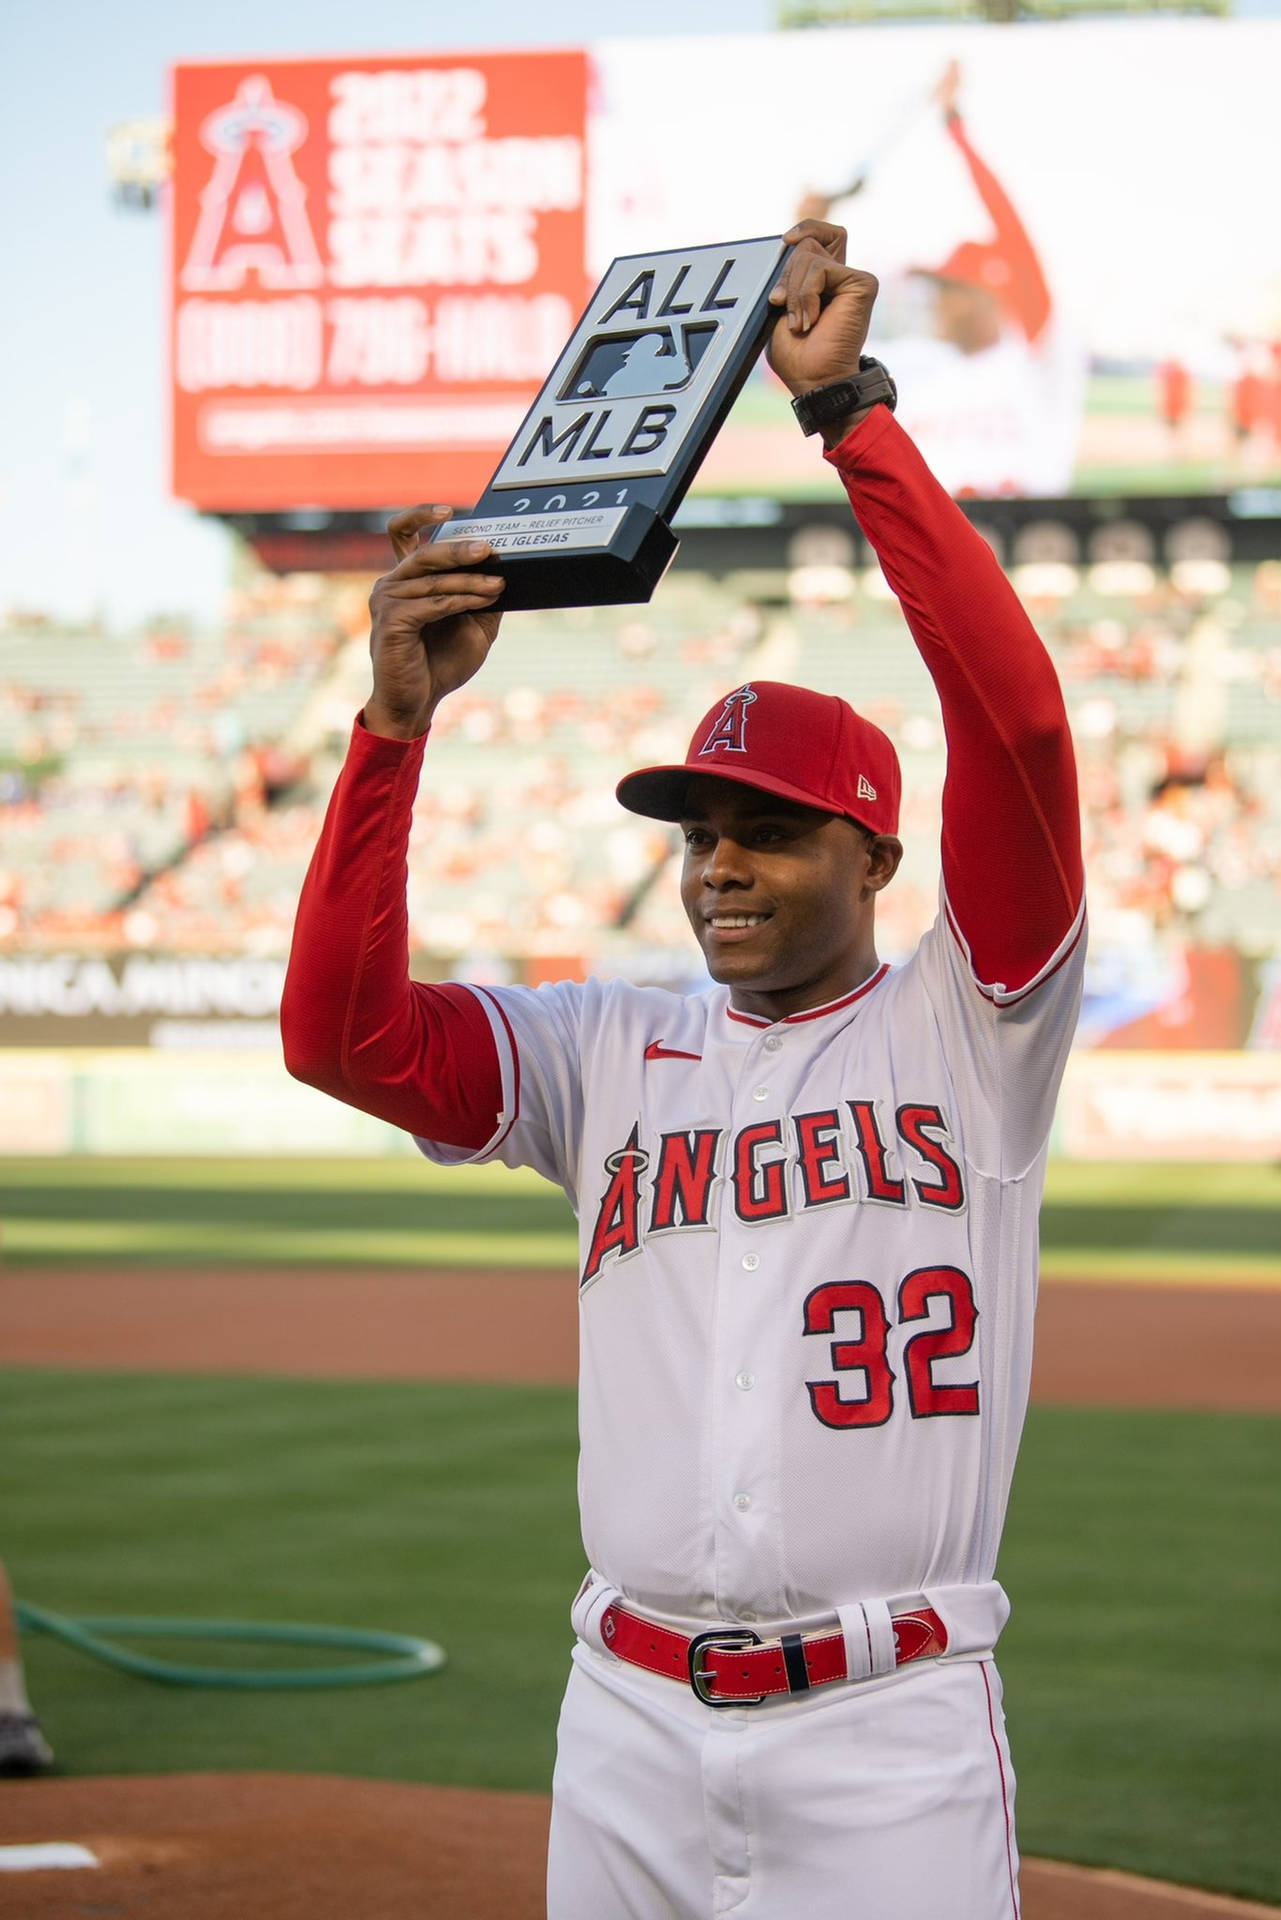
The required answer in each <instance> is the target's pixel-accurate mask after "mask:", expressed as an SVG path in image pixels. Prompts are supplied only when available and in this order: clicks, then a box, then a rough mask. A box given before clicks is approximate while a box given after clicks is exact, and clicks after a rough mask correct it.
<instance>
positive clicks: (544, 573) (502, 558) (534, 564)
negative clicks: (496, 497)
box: [437, 501, 678, 613]
mask: <svg viewBox="0 0 1281 1920" xmlns="http://www.w3.org/2000/svg"><path fill="white" fill-rule="evenodd" d="M532 518H533V516H525V517H524V522H523V523H522V522H516V523H515V524H513V520H512V519H511V518H507V519H502V520H499V519H492V520H483V519H481V518H479V517H478V516H477V515H468V517H467V518H466V520H462V519H459V520H451V521H448V522H447V523H446V524H445V525H444V526H443V527H442V528H441V529H440V532H439V534H438V535H437V538H443V539H464V538H467V537H469V536H472V537H476V536H479V537H481V538H483V539H486V540H488V541H490V543H491V545H492V546H493V548H494V552H493V554H492V556H491V557H490V558H489V559H487V560H482V561H481V562H480V563H479V565H478V566H477V567H476V568H475V569H469V571H475V572H478V573H501V574H502V576H503V579H504V580H505V581H506V582H507V585H506V586H505V587H504V589H503V592H502V594H501V595H500V596H499V598H498V599H497V600H496V601H495V602H494V607H495V610H496V611H497V612H499V613H503V612H508V611H510V612H512V613H518V612H525V611H527V610H528V609H530V608H534V607H616V606H623V605H627V604H631V603H634V602H643V601H646V600H648V599H649V597H650V595H651V594H652V593H653V591H654V589H655V587H656V586H657V585H658V583H659V581H660V580H661V579H662V577H663V575H664V574H665V573H666V571H667V568H668V566H669V564H670V562H671V558H672V555H673V554H674V553H675V551H676V547H677V544H678V543H677V539H676V535H675V534H674V533H673V532H672V530H671V528H670V527H669V526H668V525H667V523H666V521H665V520H663V519H662V518H661V516H660V515H659V513H658V512H657V511H656V509H655V508H653V507H649V506H646V505H644V504H643V503H642V502H640V501H634V502H633V503H632V505H631V506H629V507H624V508H621V509H619V510H618V511H617V512H616V513H615V514H610V515H605V514H592V513H584V514H577V515H576V514H574V513H573V512H567V513H566V512H562V513H558V514H557V515H556V516H555V522H556V523H555V524H554V525H553V528H552V531H551V532H550V534H549V533H548V531H546V519H547V518H550V516H547V517H546V518H543V519H542V522H541V524H540V525H539V526H538V527H537V528H536V527H535V526H533V525H532V524H529V523H530V521H531V520H532ZM592 520H602V521H608V522H609V523H611V524H612V530H611V526H610V525H606V526H602V527H601V528H600V529H599V531H597V530H596V529H595V528H593V527H592V526H591V525H590V524H582V523H584V522H586V523H590V522H591V521H592ZM549 538H550V539H555V540H561V541H563V543H564V544H563V545H558V546H555V547H552V548H550V549H549V548H548V546H547V544H546V543H547V541H548V539H549ZM526 545H528V550H527V551H526V550H524V549H525V547H526Z"/></svg>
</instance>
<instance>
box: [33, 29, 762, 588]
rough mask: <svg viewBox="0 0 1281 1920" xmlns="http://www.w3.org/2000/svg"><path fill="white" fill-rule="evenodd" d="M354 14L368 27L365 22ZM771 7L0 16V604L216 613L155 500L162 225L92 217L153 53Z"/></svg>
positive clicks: (434, 35) (158, 79) (159, 458)
mask: <svg viewBox="0 0 1281 1920" xmlns="http://www.w3.org/2000/svg"><path fill="white" fill-rule="evenodd" d="M370 19H373V20H374V21H375V22H376V30H375V31H373V32H371V31H370V30H369V28H368V26H367V24H366V23H367V22H368V21H369V20H370ZM773 20H774V7H773V5H772V0H645V3H644V5H643V6H638V7H601V6H593V5H588V4H586V3H585V0H540V4H539V5H538V6H537V7H530V6H528V5H524V4H519V0H471V4H470V5H469V6H468V7H466V8H445V7H441V6H426V5H423V4H421V0H382V4H381V5H380V6H379V7H378V8H377V10H376V13H375V14H373V15H372V16H371V15H369V14H363V15H362V13H361V12H360V10H359V9H353V8H352V6H351V5H350V4H349V0H308V4H307V5H306V7H299V6H297V5H294V4H284V0H219V5H218V6H217V7H216V8H199V9H197V8H191V7H183V6H175V5H174V4H173V0H114V4H112V5H110V6H102V5H100V4H97V3H96V0H72V4H69V5H67V4H64V5H63V6H61V7H58V8H56V9H51V8H50V7H49V6H48V5H47V4H45V3H44V0H4V4H3V5H0V72H3V74H4V76H5V113H4V121H3V131H2V132H0V188H2V190H3V201H4V206H5V215H6V217H5V255H6V258H5V266H6V275H5V278H6V288H7V291H6V299H5V303H4V324H3V327H2V328H0V338H2V339H3V341H4V352H3V355H2V356H0V422H3V440H2V442H0V444H2V445H3V456H2V457H0V610H2V609H5V608H10V607H15V606H21V607H31V608H39V609H44V610H46V611H49V612H53V613H56V614H58V615H61V616H74V617H78V616H81V615H83V614H85V613H87V612H89V611H90V610H91V609H93V608H98V609H101V611H102V612H103V614H104V615H105V616H106V618H107V620H108V622H109V623H111V624H113V625H115V624H122V623H126V622H129V621H134V620H138V619H140V618H143V617H145V616H146V615H148V614H151V613H154V612H157V611H160V610H172V609H186V610H190V611H191V612H193V613H194V614H196V615H197V616H198V617H200V618H202V619H214V618H216V617H217V614H218V610H219V606H220V603H221V599H222V595H223V592H224V590H225V587H226V584H227V579H228V570H229V561H230V542H229V540H228V537H227V535H226V534H225V533H224V532H223V531H222V530H221V528H219V527H217V526H216V525H211V524H209V523H208V522H206V521H202V520H201V518H200V517H199V516H198V515H197V514H195V513H194V512H192V511H191V510H190V509H188V508H185V507H182V506H179V505H176V504H175V503H174V502H173V501H171V500H170V499H169V496H168V486H167V474H166V466H167V448H166V431H167V428H166V403H165V391H164V370H165V365H166V357H165V351H164V338H165V334H164V329H165V298H166V291H165V279H164V273H165V236H164V224H163V218H162V216H161V215H160V214H158V213H155V212H153V213H152V214H150V215H144V214H139V213H136V212H127V211H124V210H122V209H120V208H119V207H117V206H115V205H113V203H112V199H111V194H110V187H109V181H108V175H107V167H106V158H105V152H106V137H107V133H108V131H109V130H110V128H112V127H113V126H115V125H118V124H119V123H120V122H121V121H124V120H130V119H134V118H137V117H141V116H147V115H157V114H161V113H163V112H164V110H165V103H166V91H167V81H166V75H167V71H168V69H169V67H170V66H171V65H172V64H173V63H174V62H175V61H182V60H204V59H215V58H227V59H238V58H240V57H242V56H253V55H272V54H274V55H279V56H286V57H287V56H295V57H297V56H302V55H307V54H358V53H384V52H386V53H413V52H415V51H417V50H420V49H421V50H423V51H428V50H432V49H444V48H449V47H472V48H477V49H479V48H485V47H504V46H512V47H520V46H544V47H546V46H564V45H570V46H572V45H581V44H582V43H583V42H585V41H588V40H591V39H598V38H600V37H601V36H602V35H607V34H621V33H626V34H630V35H646V36H648V35H651V34H652V35H667V34H690V33H740V34H741V33H758V32H763V31H765V30H766V29H767V28H769V27H770V26H771V25H772V24H773Z"/></svg>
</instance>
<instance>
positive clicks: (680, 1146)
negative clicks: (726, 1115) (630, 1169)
mask: <svg viewBox="0 0 1281 1920" xmlns="http://www.w3.org/2000/svg"><path fill="white" fill-rule="evenodd" d="M722 1131H723V1129H722V1128H720V1127H698V1128H696V1129H695V1130H694V1131H693V1132H690V1133H665V1134H664V1135H663V1136H662V1138H661V1140H660V1141H659V1143H658V1165H657V1168H656V1169H655V1172H654V1182H653V1185H654V1201H653V1206H652V1208H651V1209H650V1216H649V1231H650V1232H651V1233H666V1232H668V1231H669V1230H670V1229H671V1228H672V1227H705V1226H707V1225H708V1224H709V1223H710V1215H711V1204H712V1188H713V1185H714V1184H715V1176H716V1148H717V1145H718V1143H719V1141H720V1137H721V1133H722Z"/></svg>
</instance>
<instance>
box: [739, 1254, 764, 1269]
mask: <svg viewBox="0 0 1281 1920" xmlns="http://www.w3.org/2000/svg"><path fill="white" fill-rule="evenodd" d="M760 1264H761V1256H760V1254H759V1253H745V1254H744V1255H743V1267H744V1270H745V1271H746V1272H747V1273H755V1272H756V1269H757V1267H759V1266H760Z"/></svg>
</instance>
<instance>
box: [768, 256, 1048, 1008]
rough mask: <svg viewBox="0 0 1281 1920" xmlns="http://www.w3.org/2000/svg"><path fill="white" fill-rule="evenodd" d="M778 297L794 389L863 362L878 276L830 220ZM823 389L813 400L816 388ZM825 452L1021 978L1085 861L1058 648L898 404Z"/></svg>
mask: <svg viewBox="0 0 1281 1920" xmlns="http://www.w3.org/2000/svg"><path fill="white" fill-rule="evenodd" d="M788 237H789V238H790V239H792V240H794V241H796V242H797V245H796V248H795V251H794V252H793V254H792V255H791V257H790V259H789V262H788V267H787V270H786V273H785V276H784V281H783V282H782V283H780V286H779V287H778V288H776V289H775V293H774V295H773V296H772V297H773V298H774V300H775V304H776V305H779V306H780V307H782V308H783V309H784V312H783V313H782V314H781V315H780V319H779V321H778V324H777V325H776V327H775V331H774V335H773V338H772V341H771V345H770V359H771V362H772V364H773V366H774V367H775V369H776V371H777V372H778V373H779V374H780V376H781V377H782V378H783V379H784V380H785V381H786V383H787V385H788V386H789V387H790V388H791V390H792V393H793V394H794V395H798V396H799V395H802V394H810V395H812V394H814V393H815V392H816V391H817V389H819V388H820V387H829V386H831V384H832V383H834V382H836V381H840V380H846V379H849V378H851V377H853V376H854V375H857V373H858V368H859V358H860V355H861V354H862V351H863V346H864V343H865V341H866V338H867V329H868V323H869V321H870V318H871V310H872V302H873V300H874V299H875V296H876V282H875V281H874V280H873V279H872V278H871V276H870V275H867V274H860V273H857V272H855V271H854V270H852V269H850V268H848V267H846V266H844V265H843V251H844V234H843V233H842V232H841V230H840V229H839V228H836V227H830V226H827V225H826V224H824V223H822V222H818V221H806V222H803V223H802V225H801V226H800V227H797V228H794V229H793V230H792V233H791V234H790V235H789V236H788ZM811 404H814V403H813V402H811ZM822 433H823V438H824V441H825V442H826V444H827V447H828V458H829V459H830V460H831V462H832V464H833V465H834V466H835V468H836V470H837V472H838V473H839V474H840V475H841V478H842V480H843V481H844V483H845V487H846V491H847V493H848V494H849V497H850V503H851V505H852V506H853V509H854V512H855V515H856V517H857V519H858V522H859V525H860V526H861V527H862V529H863V532H864V533H865V534H866V536H867V538H868V540H869V541H870V542H871V544H872V546H873V547H874V549H875V550H876V554H877V557H878V559H879V560H880V563H881V566H882V569H883V571H884V573H885V576H886V578H887V580H888V581H889V583H890V585H891V586H892V587H893V589H894V591H895V593H896V594H897V595H898V597H899V600H900V602H901V604H902V607H903V612H904V614H905V615H906V618H907V622H908V625H909V626H910V628H911V630H912V634H913V637H914V639H915V640H916V644H917V646H918V647H919V648H920V651H921V654H922V657H923V658H924V660H925V663H926V665H927V666H928V668H929V670H930V673H931V675H932V677H933V680H934V684H935V686H936V688H937V690H938V694H939V699H940V702H941V704H942V708H943V724H944V730H945V732H946V735H947V745H948V765H947V778H946V782H945V785H944V792H943V878H944V885H945V889H946V893H947V903H948V909H949V913H950V916H951V919H952V923H953V928H954V931H955V932H956V933H957V934H958V935H959V937H960V938H961V940H962V942H963V943H964V945H965V946H966V947H967V949H968V951H969V955H970V959H971V963H972V965H973V968H974V972H975V974H976V976H977V978H978V980H979V981H980V982H982V983H984V984H985V985H991V986H994V987H1000V988H1003V989H1006V990H1008V991H1011V992H1014V991H1017V990H1018V989H1020V988H1021V987H1024V986H1027V985H1028V984H1029V983H1030V982H1031V981H1033V980H1034V979H1035V978H1036V976H1037V974H1038V973H1039V972H1040V971H1041V969H1042V968H1043V967H1044V966H1045V965H1046V963H1047V962H1048V961H1049V960H1051V959H1052V958H1053V956H1054V955H1055V954H1056V952H1057V951H1058V949H1059V947H1060V946H1061V945H1062V943H1063V941H1064V939H1065V938H1066V936H1067V935H1068V934H1069V932H1070V931H1071V930H1072V928H1073V926H1074V924H1075V922H1076V919H1077V915H1078V913H1079V911H1080V907H1081V899H1082V888H1083V874H1082V863H1081V836H1080V816H1079V811H1078V802H1077V788H1076V767H1075V762H1074V759H1073V753H1072V741H1071V736H1070V733H1069V730H1068V724H1067V715H1066V712H1065V710H1064V706H1063V696H1062V693H1061V691H1060V688H1059V683H1058V677H1057V675H1056V674H1055V671H1054V666H1053V663H1052V662H1051V660H1050V657H1049V655H1048V654H1047V653H1046V651H1045V648H1044V647H1043V645H1042V644H1041V641H1040V639H1039V638H1038V636H1037V634H1036V632H1035V630H1034V628H1033V627H1032V624H1031V622H1030V621H1029V620H1028V618H1027V615H1026V614H1025V612H1024V611H1023V608H1022V605H1021V604H1020V602H1019V599H1018V597H1017V595H1016V594H1015V592H1014V590H1013V588H1012V587H1011V586H1010V583H1009V582H1008V580H1007V579H1006V578H1005V575H1004V574H1003V573H1002V571H1001V568H1000V566H999V565H998V564H997V561H996V559H995V557H994V555H993V554H992V552H991V551H990V549H989V548H988V546H987V543H986V542H985V541H984V540H983V538H982V537H981V535H979V534H978V533H976V532H975V530H974V529H973V527H971V526H970V524H969V522H968V520H967V519H966V518H965V515H964V514H963V513H962V512H961V510H960V508H959V507H958V506H957V505H956V503H955V501H954V500H952V499H951V498H950V497H949V495H948V494H947V493H946V492H945V491H944V489H943V488H942V487H941V486H940V485H939V483H938V481H937V480H935V478H934V476H933V475H932V474H931V473H930V471H929V469H928V468H927V467H926V465H925V462H924V461H923V459H922V458H921V456H920V454H919V453H918V452H917V450H916V448H915V446H913V444H912V442H911V441H910V440H909V439H908V437H907V435H906V434H905V433H904V432H903V431H902V429H901V428H900V427H899V426H898V425H897V423H896V421H895V420H894V418H893V415H892V413H891V412H890V411H889V410H888V408H887V407H885V406H881V405H877V406H873V407H872V408H870V409H868V408H860V407H857V406H853V405H852V406H850V407H849V408H848V409H847V410H846V411H844V412H841V413H838V414H836V415H835V417H833V418H832V419H831V420H829V421H826V422H825V423H824V424H823V427H822Z"/></svg>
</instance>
